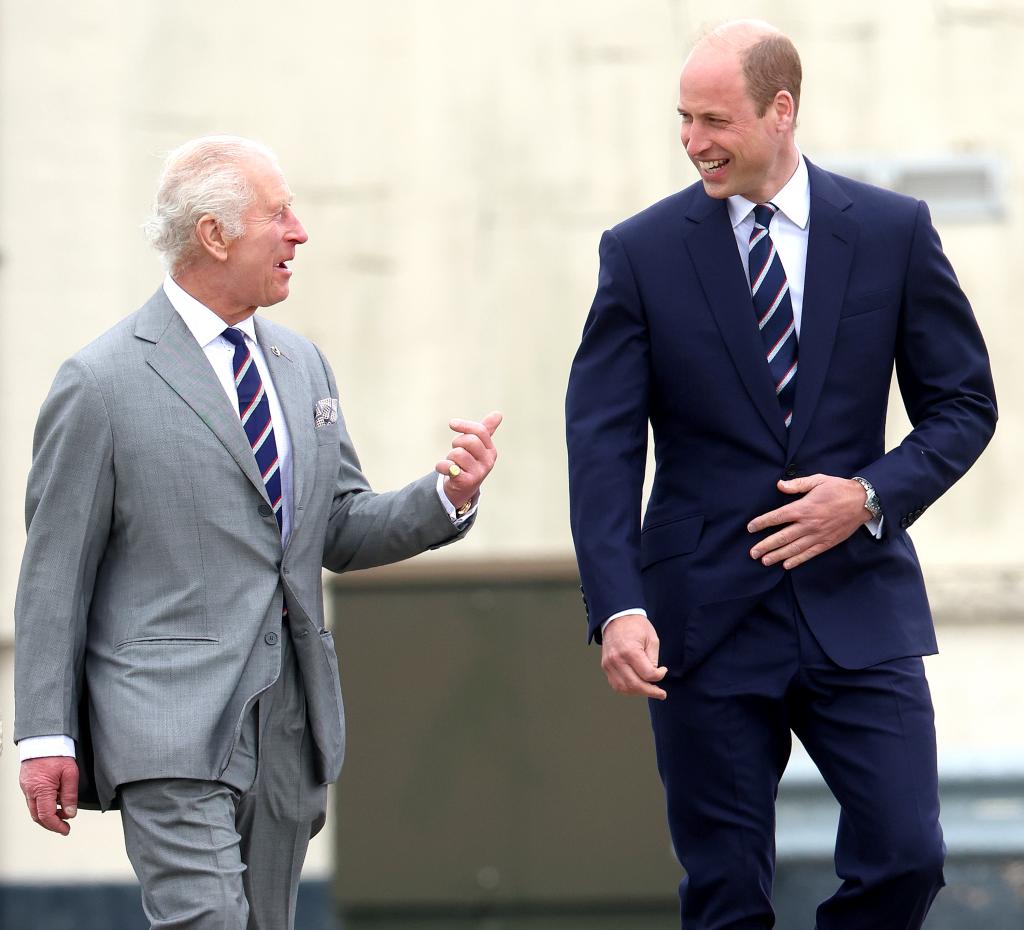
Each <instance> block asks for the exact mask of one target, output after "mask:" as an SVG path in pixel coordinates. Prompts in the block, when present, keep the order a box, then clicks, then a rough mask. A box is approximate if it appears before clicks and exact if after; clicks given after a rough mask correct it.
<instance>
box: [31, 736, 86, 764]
mask: <svg viewBox="0 0 1024 930" xmlns="http://www.w3.org/2000/svg"><path fill="white" fill-rule="evenodd" d="M18 754H19V755H20V756H21V761H22V762H24V761H25V760H26V759H41V758H43V756H71V758H72V759H74V758H75V741H74V740H73V739H72V738H71V737H70V736H26V737H25V738H24V739H22V740H18Z"/></svg>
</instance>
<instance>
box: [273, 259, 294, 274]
mask: <svg viewBox="0 0 1024 930" xmlns="http://www.w3.org/2000/svg"><path fill="white" fill-rule="evenodd" d="M290 261H291V259H290V258H289V259H287V260H286V261H283V262H278V263H277V264H276V265H275V266H274V270H275V271H283V272H285V273H286V274H291V273H292V270H291V268H289V267H288V262H290Z"/></svg>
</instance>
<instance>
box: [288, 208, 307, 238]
mask: <svg viewBox="0 0 1024 930" xmlns="http://www.w3.org/2000/svg"><path fill="white" fill-rule="evenodd" d="M288 238H289V239H290V240H291V241H292V242H294V243H296V244H297V245H302V243H303V242H306V241H307V240H308V239H309V236H308V235H307V233H306V227H305V226H303V225H302V222H301V220H299V218H298V217H297V216H296V215H295V213H292V227H291V229H290V230H289V231H288Z"/></svg>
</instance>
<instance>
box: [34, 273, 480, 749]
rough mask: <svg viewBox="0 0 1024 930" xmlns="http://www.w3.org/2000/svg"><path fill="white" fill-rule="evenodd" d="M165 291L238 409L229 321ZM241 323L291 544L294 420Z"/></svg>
mask: <svg viewBox="0 0 1024 930" xmlns="http://www.w3.org/2000/svg"><path fill="white" fill-rule="evenodd" d="M163 287H164V293H165V294H166V295H167V299H168V300H169V301H170V302H171V306H173V307H174V309H175V310H177V311H178V314H179V316H180V317H181V318H182V320H184V322H185V325H186V326H187V327H188V328H189V332H191V333H192V335H193V336H194V337H195V340H196V342H198V343H199V346H200V348H201V349H202V350H203V352H204V353H205V355H206V357H207V358H208V359H209V360H210V365H211V367H212V368H213V371H214V374H216V375H217V380H218V381H219V382H220V385H221V387H222V388H224V393H225V394H226V395H227V398H228V401H229V402H230V403H231V408H232V409H233V410H237V409H238V391H237V389H236V388H235V372H234V356H235V347H234V345H233V344H232V343H230V342H228V340H227V339H225V338H224V336H223V335H222V333H223V332H224V330H225V329H226V328H227V324H226V323H225V322H224V321H223V320H222V319H221V318H220V317H219V316H217V314H216V313H214V312H213V311H212V310H211V309H210V308H209V307H207V306H205V305H204V304H201V303H200V302H199V301H198V300H196V299H195V298H194V297H193V296H192V295H191V294H189V293H187V292H186V291H184V290H182V288H181V286H180V285H179V284H178V282H177V281H175V280H174V278H172V277H171V276H170V275H167V276H166V277H165V278H164V284H163ZM235 328H236V329H238V330H240V331H241V332H242V333H244V334H245V344H246V346H248V348H249V351H250V352H251V353H252V359H253V362H255V364H256V369H257V371H259V373H260V379H261V380H262V381H263V387H264V389H265V390H266V392H267V399H268V400H269V402H270V421H271V423H273V425H274V441H275V442H276V443H277V456H278V459H279V461H280V469H281V515H282V520H281V542H282V544H283V545H287V543H288V537H289V536H290V535H291V530H292V515H293V509H292V508H293V506H294V504H293V500H292V488H293V487H294V484H293V474H294V470H293V462H292V444H291V439H290V437H289V434H288V424H287V423H286V421H285V418H284V410H283V409H282V408H281V402H280V400H279V398H278V396H277V390H276V389H275V387H274V381H273V379H272V378H271V377H270V369H269V368H268V367H267V360H266V358H265V357H264V355H263V350H262V349H261V348H260V346H259V343H258V342H257V341H256V327H255V324H254V323H253V318H252V317H251V316H250V317H249V318H248V319H245V320H242V322H241V323H237V324H236V325H235ZM437 496H438V497H439V498H440V500H441V504H442V505H443V506H444V509H445V512H446V513H447V514H448V516H449V518H450V519H451V521H452V523H453V525H455V526H457V527H460V526H462V524H463V523H465V522H466V521H467V520H468V519H469V518H470V517H471V516H473V514H474V513H476V508H477V504H478V503H479V495H478V496H477V501H476V502H474V504H473V506H472V508H471V509H470V510H469V512H468V513H466V514H464V515H463V516H462V517H460V516H459V515H458V514H457V513H456V510H455V505H454V504H452V502H451V501H450V500H448V497H447V495H446V494H445V493H444V476H443V475H438V476H437ZM18 754H19V756H20V758H21V761H22V762H24V761H25V760H26V759H36V758H39V757H42V756H72V757H74V755H75V741H74V740H73V739H71V737H69V736H64V735H59V734H58V735H53V736H28V737H26V738H25V739H23V740H20V741H19V743H18Z"/></svg>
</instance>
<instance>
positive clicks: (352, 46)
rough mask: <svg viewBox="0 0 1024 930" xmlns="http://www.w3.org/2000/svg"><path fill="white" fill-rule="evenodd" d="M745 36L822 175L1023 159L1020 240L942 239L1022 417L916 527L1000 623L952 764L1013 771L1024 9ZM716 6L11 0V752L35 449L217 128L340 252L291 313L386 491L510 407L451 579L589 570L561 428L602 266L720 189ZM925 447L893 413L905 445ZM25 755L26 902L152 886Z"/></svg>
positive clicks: (1007, 403)
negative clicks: (570, 506) (692, 84)
mask: <svg viewBox="0 0 1024 930" xmlns="http://www.w3.org/2000/svg"><path fill="white" fill-rule="evenodd" d="M714 12H715V14H716V16H720V17H721V18H728V17H730V16H735V15H753V16H760V17H764V18H767V19H770V20H771V21H773V22H775V23H777V24H778V25H779V26H781V27H782V28H784V29H786V30H787V31H789V32H790V34H791V35H792V36H793V37H794V39H795V40H796V42H797V45H798V47H799V48H800V49H801V52H802V55H803V60H804V68H805V90H804V96H803V101H802V109H801V128H800V131H799V141H800V144H801V146H802V147H803V150H804V151H805V152H806V153H807V154H808V155H809V156H810V157H811V158H814V159H817V160H819V161H821V162H823V163H827V162H828V161H829V160H830V159H838V158H842V157H846V156H849V155H860V156H871V157H875V158H878V159H886V158H892V157H903V156H906V155H922V156H925V155H934V154H945V153H970V152H977V153H989V154H994V155H996V156H998V157H999V158H1000V159H1002V161H1003V162H1004V164H1005V166H1006V169H1007V189H1006V212H1005V214H1004V216H1003V218H1002V219H1000V220H997V221H989V222H977V223H969V224H954V223H948V224H941V225H940V231H941V232H942V235H943V239H944V242H945V245H946V248H947V251H948V253H949V255H950V256H951V258H952V259H953V261H954V264H955V265H956V267H957V270H958V272H959V274H960V277H961V280H962V282H963V283H964V286H965V288H966V289H967V291H968V293H969V294H970V295H971V296H972V298H973V300H974V304H975V308H976V311H977V314H978V316H979V318H980V320H981V323H982V326H983V328H984V330H985V332H986V334H987V336H988V340H989V343H990V347H991V349H992V354H993V364H994V367H995V372H996V379H997V385H998V388H999V391H1000V400H1001V405H1002V409H1003V422H1002V425H1001V428H1000V432H999V434H998V436H997V438H996V440H995V442H994V444H993V446H992V448H991V449H990V450H989V451H988V452H987V453H986V455H985V457H984V458H983V459H982V461H981V462H980V463H979V465H978V466H977V467H976V468H975V470H974V471H973V472H972V473H971V474H970V475H969V476H968V477H967V478H966V479H965V480H964V481H963V482H961V484H960V485H958V486H957V487H956V488H954V489H953V491H952V492H951V493H950V494H949V495H948V496H947V498H946V499H945V500H944V501H943V502H942V504H941V505H940V506H937V507H935V508H933V509H932V510H930V511H929V513H928V515H927V517H926V518H925V519H923V520H922V521H921V522H920V523H919V524H917V525H916V526H915V528H914V538H915V542H916V543H917V545H918V548H919V551H920V552H921V554H922V556H923V558H924V560H925V562H926V567H927V571H928V573H929V575H930V577H932V578H933V579H934V581H935V586H934V590H935V591H936V592H937V598H938V604H937V606H939V607H940V609H941V610H942V611H943V612H944V616H950V617H954V618H956V619H959V620H960V621H966V622H969V623H976V624H979V625H980V626H979V627H977V628H975V627H970V626H967V627H964V626H958V627H957V628H956V630H955V631H954V632H952V633H951V634H950V635H948V636H945V635H943V640H944V642H945V644H946V646H947V647H948V648H947V652H946V654H945V655H944V656H943V657H942V658H941V659H939V660H936V661H935V662H934V663H933V668H934V670H935V675H934V677H935V681H936V700H937V703H938V704H939V707H940V730H941V732H942V734H943V739H944V745H948V746H950V747H953V748H964V747H967V748H977V749H979V750H981V749H984V748H986V747H988V746H990V745H998V744H999V743H1001V742H1002V741H1005V740H1007V739H1009V738H1010V737H1009V735H1008V732H1007V731H1008V730H1009V728H1010V726H1011V721H1013V720H1014V712H1013V708H1014V707H1015V706H1019V705H1020V701H1021V698H1022V696H1024V695H1022V688H1021V685H1020V678H1019V671H1018V670H1019V668H1020V667H1021V660H1022V659H1024V636H1022V634H1021V629H1022V628H1021V626H1020V624H1019V621H1020V613H1019V608H1018V607H1017V606H1016V605H1017V604H1018V603H1019V602H1020V601H1019V598H1018V597H1017V595H1018V594H1019V593H1020V589H1021V587H1022V581H1021V579H1022V564H1024V559H1022V554H1021V548H1020V546H1019V544H1018V542H1017V533H1016V529H1017V527H1019V526H1020V525H1021V524H1022V523H1024V495H1022V494H1020V492H1019V491H1018V490H1017V488H1016V483H1015V478H1016V475H1017V473H1018V472H1019V462H1020V461H1021V459H1022V457H1024V435H1022V430H1021V403H1020V402H1021V400H1022V394H1024V378H1022V377H1021V374H1020V370H1019V365H1018V364H1017V360H1016V358H1015V350H1016V344H1017V340H1015V338H1014V336H1015V335H1016V334H1017V333H1019V324H1018V323H1017V314H1018V312H1019V310H1018V306H1017V304H1018V303H1019V301H1017V300H1016V299H1013V298H1012V297H1011V286H1012V285H1013V284H1015V283H1016V282H1015V280H1014V279H1015V278H1016V277H1018V276H1019V270H1018V269H1019V263H1018V262H1016V261H1015V258H1016V248H1015V243H1016V242H1019V241H1021V239H1022V238H1024V236H1022V234H1024V228H1022V227H1024V223H1022V213H1021V209H1020V204H1021V193H1022V192H1021V175H1020V168H1019V166H1020V165H1021V164H1024V112H1022V110H1024V104H1022V98H1021V96H1020V94H1019V92H1018V89H1017V87H1016V85H1015V84H1014V83H1013V82H1011V81H1010V80H1008V77H1009V73H1010V68H1011V65H1012V64H1014V63H1015V62H1016V60H1017V58H1018V57H1019V50H1020V48H1021V47H1022V39H1024V14H1022V13H1021V8H1020V5H1019V3H1018V2H1015V0H907V2H904V3H901V4H893V3H883V2H880V0H866V2H863V3H860V4H857V5H855V6H846V7H840V6H839V5H835V4H817V3H811V2H810V0H802V2H798V0H793V2H784V0H775V2H755V0H751V2H748V3H738V2H733V0H723V2H721V3H719V4H717V5H716V6H715V8H714ZM708 13H709V7H708V6H707V4H704V3H697V2H685V0H657V2H655V0H636V2H632V3H628V4H626V3H620V2H616V0H559V2H557V3H551V2H548V0H521V2H519V3H516V4H509V3H498V2H496V0H474V2H469V0H386V2H384V3H381V4H377V5H375V6H374V5H367V4H359V3H354V2H351V0H345V2H340V3H329V2H326V0H318V2H309V3H304V4H300V5H295V6H291V7H288V6H282V5H281V4H278V3H270V2H267V0H248V2H246V3H224V4H210V3H198V2H194V0H183V2H178V3H174V4H168V3H159V2H156V0H139V2H136V3H132V4H124V3H115V2H113V0H90V2H87V3H78V4H67V3H58V2H54V0H35V2H32V3H28V2H26V0H0V198H2V199H0V203H2V204H3V208H2V210H0V350H2V359H3V364H0V392H2V397H3V403H2V405H0V431H2V435H4V437H5V439H6V448H7V454H6V455H5V456H3V458H2V460H0V480H2V482H3V486H4V487H5V488H6V489H7V493H5V494H4V495H2V496H0V529H2V532H0V603H2V604H3V605H4V606H5V608H6V609H4V610H2V611H0V710H2V714H3V717H4V719H5V721H6V723H7V727H6V732H7V733H8V734H9V732H10V729H11V726H12V721H13V707H12V700H11V672H12V661H11V650H10V638H11V635H12V629H13V621H12V612H13V602H14V591H15V585H16V580H17V571H18V564H19V560H20V554H21V547H22V544H23V539H24V532H23V525H22V511H21V506H22V504H21V500H22V492H23V488H24V481H25V475H26V472H27V469H28V466H29V460H30V444H31V431H32V425H33V422H34V419H35V415H36V412H37V410H38V407H39V404H40V403H41V401H42V398H43V396H44V395H45V392H46V390H47V388H48V386H49V383H50V380H51V378H52V376H53V373H54V372H55V370H56V368H57V366H58V364H59V363H60V361H61V360H62V359H63V358H64V357H66V356H67V355H68V354H70V353H71V352H73V351H74V350H75V349H76V348H78V347H79V346H81V345H82V344H84V343H85V342H87V341H88V340H89V339H91V338H92V337H93V336H94V335H96V334H97V333H98V332H100V331H101V330H102V329H104V328H106V327H107V326H109V325H111V324H112V323H114V322H115V321H116V320H117V319H119V318H120V317H121V316H123V315H125V314H126V313H128V312H130V311H131V310H132V309H134V308H135V307H136V306H137V305H138V304H140V303H141V302H142V301H143V300H144V299H145V298H146V297H147V296H148V295H149V293H151V291H152V290H153V289H154V288H155V287H156V286H157V284H158V282H159V280H160V269H159V266H158V263H157V260H156V258H155V257H154V256H153V255H152V254H151V253H150V252H149V251H148V250H147V247H146V246H145V244H144V242H143V240H142V237H141V234H140V232H139V224H140V223H141V221H142V220H143V219H144V217H145V214H146V211H147V209H148V205H149V202H150V198H151V195H152V190H153V184H154V180H155V176H156V173H157V170H158V165H159V162H158V158H157V155H158V153H160V152H162V151H165V150H167V149H169V148H170V147H172V146H173V145H175V144H176V143H178V142H180V141H182V140H183V139H185V138H189V137H192V136H195V135H198V134H201V133H204V132H211V131H227V132H236V133H240V134H243V135H250V136H254V137H258V138H260V139H262V140H264V141H265V142H267V143H268V144H270V145H271V146H272V147H273V148H275V149H276V150H277V151H278V153H279V155H280V157H281V161H282V164H283V165H284V167H285V170H286V172H287V174H288V176H289V178H290V180H291V183H292V186H293V187H294V189H295V191H296V194H297V201H296V209H297V211H298V213H299V215H300V216H301V217H302V218H303V220H304V222H305V223H306V226H307V228H308V231H309V233H310V242H309V244H308V245H306V246H304V247H303V248H302V249H301V250H300V252H299V257H298V259H297V261H296V262H295V263H294V270H295V277H294V279H293V288H292V295H293V296H292V297H291V299H290V300H289V301H288V302H287V303H286V304H285V305H283V306H280V307H277V308H274V309H272V310H270V311H268V313H270V314H272V315H273V316H274V318H275V319H280V320H282V321H283V322H285V323H286V324H288V325H292V326H294V327H296V328H298V329H300V330H302V331H303V332H304V333H306V334H308V335H310V336H311V337H312V338H314V339H315V340H316V341H317V342H318V343H319V344H320V345H321V346H322V347H323V348H324V349H325V351H326V352H327V354H328V356H329V357H330V358H331V360H332V362H333V364H334V367H335V369H336V372H337V374H338V380H339V384H340V390H341V400H342V404H343V405H344V408H345V411H346V415H347V417H348V421H349V425H350V427H351V429H352V431H353V434H354V435H355V437H356V440H357V443H358V446H359V448H360V451H361V454H362V456H363V461H364V465H365V467H366V470H367V473H368V474H369V476H370V478H371V480H372V481H374V483H375V484H376V485H377V486H378V487H382V488H383V487H389V486H394V485H397V484H399V483H403V482H404V481H406V480H408V479H410V478H412V477H413V476H415V475H418V474H421V473H424V472H426V471H429V470H430V469H431V468H432V466H433V463H434V462H435V461H436V460H437V458H438V457H439V455H440V454H441V452H442V451H443V450H444V449H445V448H446V447H447V444H448V430H447V427H446V421H447V419H448V417H449V416H452V415H473V416H478V415H481V414H482V413H484V412H485V411H486V410H488V409H491V408H495V407H497V408H500V409H502V410H503V411H504V412H505V413H506V417H507V421H506V424H505V425H504V426H503V427H502V429H501V432H500V433H499V439H500V444H501V450H502V455H501V460H500V463H499V467H498V471H497V472H496V473H495V475H494V476H493V479H492V480H491V481H490V482H489V484H488V487H487V491H486V496H485V500H484V503H483V510H482V514H481V519H480V521H479V526H478V527H477V528H476V529H475V530H474V532H473V534H472V535H471V537H470V538H469V539H468V540H467V541H466V543H465V544H463V545H460V546H458V547H455V548H452V549H449V550H446V551H445V552H443V553H438V554H435V555H432V556H431V558H450V559H463V558H467V557H476V558H479V557H516V556H526V555H529V556H533V557H536V556H541V557H544V556H553V557H554V556H564V555H566V554H567V553H568V552H569V551H570V540H569V535H568V530H567V504H566V489H565V480H564V443H563V438H562V422H561V418H562V413H561V403H562V397H563V393H564V385H565V378H566V373H567V369H568V364H569V361H570V359H571V356H572V353H573V351H574V349H575V345H576V342H577V340H578V336H579V332H580V328H581V326H582V322H583V317H584V315H585V312H586V309H587V307H588V305H589V302H590V298H591V296H592V294H593V288H594V283H595V276H596V270H597V241H598V238H599V235H600V232H601V230H602V229H603V228H605V227H607V226H608V225H610V224H611V223H613V222H615V221H617V220H618V219H621V218H622V217H624V216H626V215H628V214H630V213H632V212H635V211H636V210H638V209H640V208H642V207H643V206H645V205H646V204H647V203H649V202H651V201H653V200H655V199H658V198H660V197H662V196H664V195H666V194H668V193H670V192H672V191H674V190H676V189H678V188H680V187H681V186H683V185H685V184H688V183H690V182H691V181H692V180H693V179H694V172H693V169H692V168H691V167H690V166H689V165H688V163H687V162H686V161H685V160H684V159H683V157H682V155H681V153H680V151H679V145H678V139H677V128H678V127H677V118H676V116H675V113H674V109H675V101H676V97H675V95H676V80H677V75H678V70H679V66H680V63H681V60H682V57H683V54H684V52H685V49H686V48H687V46H688V44H689V41H690V38H691V36H692V34H693V33H694V31H695V30H696V28H697V27H698V26H699V25H700V24H701V23H702V22H704V21H705V19H706V17H707V16H708ZM900 428H901V424H900V422H899V417H894V422H893V430H892V431H893V435H894V436H896V435H898V433H899V430H900ZM965 592H966V593H965ZM993 618H995V619H998V620H999V621H1000V622H999V623H993V622H991V621H992V620H993ZM1003 621H1007V622H1003ZM581 623H582V620H581ZM940 635H942V634H940ZM350 661H351V659H350ZM595 662H596V655H595ZM965 694H966V695H968V696H971V698H970V699H969V700H964V696H965ZM7 739H8V745H7V746H6V751H5V753H4V755H3V757H2V758H0V823H2V824H3V833H2V847H0V881H27V880H34V879H39V880H42V879H44V878H46V879H50V880H56V879H57V877H60V878H61V879H67V878H82V879H94V878H124V877H127V876H129V875H130V872H129V869H128V865H127V862H126V860H125V859H124V856H123V854H122V852H121V850H120V836H119V824H118V822H117V818H116V817H113V816H104V817H102V818H101V817H98V816H96V815H85V816H83V817H81V818H80V819H79V820H78V821H77V822H76V824H75V830H74V837H73V838H72V840H70V841H63V840H61V839H59V838H56V837H53V836H51V835H49V834H44V833H43V832H42V831H39V830H38V829H36V828H34V827H32V825H31V824H30V823H29V821H28V819H27V817H26V816H25V812H24V807H23V803H22V801H21V799H20V796H19V793H18V790H17V786H16V779H17V766H16V764H15V761H14V760H15V756H16V753H15V750H14V747H13V746H11V745H10V743H9V737H8V738H7ZM327 846H328V844H327V843H326V842H324V843H321V844H320V845H315V846H314V849H313V851H312V853H311V857H310V870H311V872H312V873H317V872H319V873H321V874H322V872H323V871H324V870H325V869H326V868H327V867H328V861H327V852H326V850H327Z"/></svg>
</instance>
